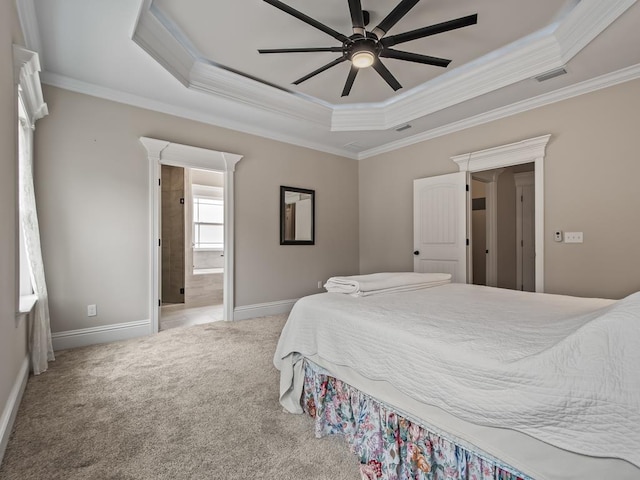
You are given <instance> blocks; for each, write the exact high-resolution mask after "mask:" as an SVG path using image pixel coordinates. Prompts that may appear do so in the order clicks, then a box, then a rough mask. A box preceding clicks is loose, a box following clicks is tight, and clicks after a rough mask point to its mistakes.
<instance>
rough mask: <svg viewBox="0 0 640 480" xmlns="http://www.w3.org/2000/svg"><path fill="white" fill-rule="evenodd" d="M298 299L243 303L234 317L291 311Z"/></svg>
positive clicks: (236, 310)
mask: <svg viewBox="0 0 640 480" xmlns="http://www.w3.org/2000/svg"><path fill="white" fill-rule="evenodd" d="M297 301H298V299H295V300H279V301H277V302H268V303H256V304H254V305H243V306H240V307H236V308H235V310H234V317H233V318H234V319H235V320H247V319H249V318H256V317H268V316H270V315H281V314H284V313H289V312H290V311H291V309H292V308H293V305H294V304H295V303H296V302H297Z"/></svg>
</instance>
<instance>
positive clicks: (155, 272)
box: [140, 137, 242, 334]
mask: <svg viewBox="0 0 640 480" xmlns="http://www.w3.org/2000/svg"><path fill="white" fill-rule="evenodd" d="M140 142H141V143H142V145H144V147H145V148H146V150H147V157H148V160H149V311H150V316H151V334H154V333H157V332H158V327H159V318H160V291H161V290H160V267H161V263H160V258H159V257H160V245H159V240H160V205H161V203H160V202H161V198H160V193H161V191H160V167H161V165H172V166H175V167H183V168H185V167H186V168H199V169H203V170H214V171H218V172H223V173H224V225H225V228H224V249H225V256H224V273H223V289H224V290H223V320H226V321H231V320H233V310H234V298H235V296H234V283H235V275H234V274H235V271H234V265H235V261H234V258H235V252H234V245H235V244H234V230H235V228H234V218H235V217H234V205H233V198H234V180H233V177H234V172H235V166H236V163H238V162H239V161H240V160H241V159H242V155H237V154H234V153H227V152H220V151H216V150H209V149H205V148H199V147H194V146H190V145H182V144H179V143H172V142H169V141H167V140H158V139H156V138H149V137H140Z"/></svg>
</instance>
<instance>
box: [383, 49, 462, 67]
mask: <svg viewBox="0 0 640 480" xmlns="http://www.w3.org/2000/svg"><path fill="white" fill-rule="evenodd" d="M380 56H381V57H386V58H395V59H397V60H406V61H407V62H415V63H424V64H426V65H435V66H436V67H447V66H448V65H449V64H450V63H451V60H448V59H446V58H439V57H430V56H429V55H420V54H419V53H412V52H401V51H399V50H393V49H391V48H383V49H382V51H381V52H380Z"/></svg>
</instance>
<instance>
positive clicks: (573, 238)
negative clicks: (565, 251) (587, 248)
mask: <svg viewBox="0 0 640 480" xmlns="http://www.w3.org/2000/svg"><path fill="white" fill-rule="evenodd" d="M582 242H583V236H582V232H564V243H582Z"/></svg>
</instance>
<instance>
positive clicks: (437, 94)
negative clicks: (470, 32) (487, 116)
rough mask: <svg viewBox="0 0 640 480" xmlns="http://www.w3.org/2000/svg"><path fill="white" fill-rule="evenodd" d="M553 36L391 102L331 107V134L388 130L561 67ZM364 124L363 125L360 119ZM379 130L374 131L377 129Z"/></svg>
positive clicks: (529, 41)
mask: <svg viewBox="0 0 640 480" xmlns="http://www.w3.org/2000/svg"><path fill="white" fill-rule="evenodd" d="M560 52H561V49H560V47H559V45H558V42H557V40H556V39H555V37H553V35H550V34H548V33H546V34H545V35H540V33H537V34H534V35H531V36H529V37H526V38H525V39H522V40H520V41H518V42H516V44H512V45H508V46H506V47H504V48H502V49H500V50H498V51H496V52H491V53H490V54H488V55H485V56H484V57H481V58H479V59H477V60H476V61H474V62H472V63H471V64H468V65H464V66H461V67H459V68H457V69H455V70H452V71H451V72H448V73H446V74H444V75H442V76H440V77H437V78H435V79H433V80H432V81H430V82H427V83H425V84H424V85H421V86H420V87H417V88H415V89H413V90H411V91H409V92H407V93H405V94H404V95H403V96H401V97H398V98H397V99H395V100H394V101H393V102H392V103H389V104H382V105H374V106H371V107H360V108H357V109H354V108H349V107H343V108H334V110H333V116H332V119H331V130H332V131H353V130H374V129H375V130H387V129H390V128H394V127H396V126H397V125H401V124H403V123H408V122H411V121H412V120H415V119H416V118H420V117H424V116H426V115H429V114H431V113H435V112H438V111H440V110H443V109H445V108H447V107H451V106H453V105H457V104H459V103H462V102H464V101H466V100H470V99H472V98H475V97H478V96H480V95H484V94H485V93H489V92H492V91H494V90H498V89H500V88H503V87H506V86H508V85H511V84H513V83H516V82H519V81H521V80H525V79H527V78H531V77H532V76H534V75H536V74H539V73H541V72H546V71H549V70H551V69H553V68H556V67H560V66H562V65H563V63H562V62H563V60H562V57H561V56H560ZM365 118H366V119H367V120H366V121H365V122H363V120H364V119H365ZM376 126H377V127H378V128H375V127H376Z"/></svg>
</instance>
